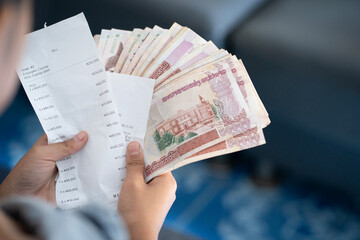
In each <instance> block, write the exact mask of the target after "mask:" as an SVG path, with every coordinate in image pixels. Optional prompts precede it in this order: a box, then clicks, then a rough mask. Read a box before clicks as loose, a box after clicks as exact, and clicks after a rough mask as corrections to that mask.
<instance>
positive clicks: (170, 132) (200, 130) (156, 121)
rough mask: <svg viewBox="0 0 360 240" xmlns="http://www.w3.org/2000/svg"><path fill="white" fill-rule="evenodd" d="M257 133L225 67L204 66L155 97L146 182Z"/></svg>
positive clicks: (253, 121) (149, 128)
mask: <svg viewBox="0 0 360 240" xmlns="http://www.w3.org/2000/svg"><path fill="white" fill-rule="evenodd" d="M255 127H256V121H255V118H254V116H252V115H251V111H250V110H249V107H248V105H247V103H246V101H245V99H244V98H243V96H242V94H241V92H240V89H239V87H238V85H237V82H236V79H235V78H234V75H233V74H232V73H231V69H230V68H229V66H228V65H227V64H220V63H214V64H211V65H207V66H205V67H202V68H201V69H198V70H197V71H195V72H192V73H191V74H190V75H185V76H183V77H180V78H178V79H177V80H176V81H174V82H173V83H172V84H171V85H169V86H167V87H165V88H163V89H162V90H160V91H157V92H155V93H154V97H153V101H152V105H151V109H150V115H149V120H148V127H147V132H146V136H145V150H146V151H145V152H146V169H145V176H146V178H147V179H151V178H152V177H153V176H156V175H159V174H161V173H164V172H167V171H171V170H172V169H174V168H175V167H176V164H179V163H180V162H182V161H184V160H185V159H187V158H190V157H191V156H193V155H194V154H196V153H198V152H200V151H203V150H205V149H207V148H209V147H211V146H214V145H216V144H219V143H221V142H224V141H226V140H231V139H232V138H233V137H235V136H238V135H240V134H244V133H245V132H246V131H249V130H250V129H252V128H255Z"/></svg>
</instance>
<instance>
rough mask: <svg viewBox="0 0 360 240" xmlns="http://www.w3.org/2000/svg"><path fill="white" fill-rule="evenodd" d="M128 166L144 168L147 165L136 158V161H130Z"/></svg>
mask: <svg viewBox="0 0 360 240" xmlns="http://www.w3.org/2000/svg"><path fill="white" fill-rule="evenodd" d="M127 165H128V166H130V167H137V166H144V165H145V163H144V160H143V159H142V158H136V159H131V160H130V161H128V163H127Z"/></svg>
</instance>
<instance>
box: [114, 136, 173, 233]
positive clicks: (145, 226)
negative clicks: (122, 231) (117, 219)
mask: <svg viewBox="0 0 360 240" xmlns="http://www.w3.org/2000/svg"><path fill="white" fill-rule="evenodd" d="M126 167H127V169H126V171H127V172H126V178H125V180H124V183H123V186H122V188H121V192H120V197H119V202H118V210H119V212H120V214H121V215H122V217H123V218H124V221H125V222H126V224H127V226H128V229H129V233H130V237H131V239H133V240H139V239H157V238H158V235H159V232H160V229H161V226H162V225H163V223H164V220H165V217H166V215H167V213H168V211H169V210H170V207H171V205H172V204H173V203H174V201H175V191H176V181H175V179H174V177H173V176H172V175H171V173H170V172H168V173H165V174H163V175H161V176H158V177H155V178H154V179H152V180H151V181H150V182H149V183H148V184H146V182H145V180H144V169H145V163H144V156H143V152H142V149H141V147H140V145H139V144H138V143H137V142H131V143H130V144H129V146H128V150H127V158H126Z"/></svg>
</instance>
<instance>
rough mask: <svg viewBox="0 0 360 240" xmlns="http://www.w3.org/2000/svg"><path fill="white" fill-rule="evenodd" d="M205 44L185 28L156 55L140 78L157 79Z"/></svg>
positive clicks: (200, 38)
mask: <svg viewBox="0 0 360 240" xmlns="http://www.w3.org/2000/svg"><path fill="white" fill-rule="evenodd" d="M205 43H206V41H205V40H204V39H203V38H202V37H200V36H199V35H198V34H196V33H195V32H194V31H193V30H191V29H189V28H187V29H186V30H185V31H183V32H180V33H179V34H178V35H177V36H176V37H175V38H174V39H173V40H171V42H169V44H168V45H167V46H166V48H165V49H163V50H162V52H161V54H158V56H156V57H155V59H154V60H153V62H152V63H151V64H150V65H149V66H148V67H147V69H146V70H145V71H144V73H143V74H142V76H143V77H148V78H151V79H158V78H159V77H160V76H161V75H162V74H164V73H165V72H166V71H167V70H169V69H170V68H171V67H172V66H173V65H174V64H176V62H177V61H179V60H180V59H181V57H183V56H184V55H185V54H187V53H191V52H192V51H194V50H195V49H196V48H198V47H200V46H201V45H203V44H205Z"/></svg>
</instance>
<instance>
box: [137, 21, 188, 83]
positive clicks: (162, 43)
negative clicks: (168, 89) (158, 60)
mask: <svg viewBox="0 0 360 240" xmlns="http://www.w3.org/2000/svg"><path fill="white" fill-rule="evenodd" d="M186 29H187V28H185V27H182V26H181V25H179V24H177V23H174V24H173V25H172V26H171V28H170V29H169V31H167V32H166V33H165V34H164V35H162V36H161V38H160V39H159V41H157V42H156V46H154V48H153V49H149V51H146V52H145V53H144V55H143V57H142V59H144V60H143V61H142V62H141V66H139V69H137V71H136V72H135V73H134V74H135V75H137V76H143V74H142V73H143V72H144V71H145V70H146V68H147V66H148V65H149V64H151V63H152V61H153V60H154V59H155V57H156V56H157V55H158V54H159V53H160V51H162V50H163V49H164V48H165V47H166V45H167V44H168V43H169V42H170V41H171V40H172V39H173V38H174V37H175V36H176V35H177V34H179V33H180V32H181V31H185V30H186Z"/></svg>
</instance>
